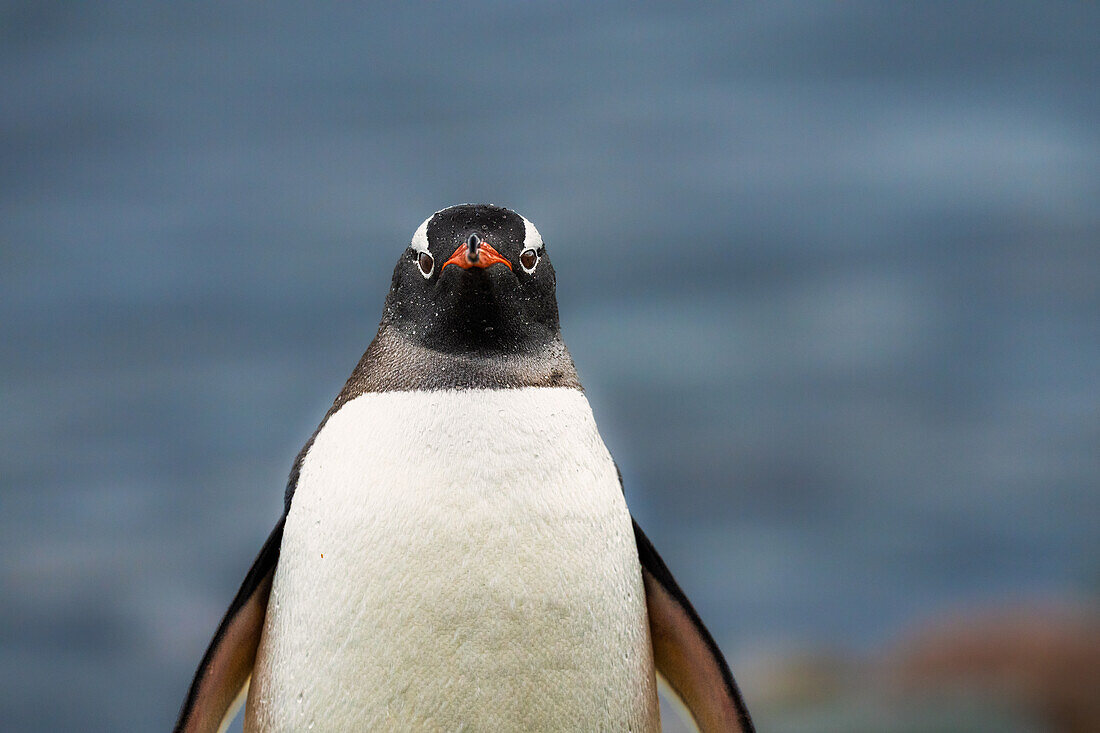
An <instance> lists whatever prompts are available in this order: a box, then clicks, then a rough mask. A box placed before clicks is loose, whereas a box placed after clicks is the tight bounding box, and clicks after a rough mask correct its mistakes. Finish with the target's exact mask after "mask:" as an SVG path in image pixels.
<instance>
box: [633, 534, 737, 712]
mask: <svg viewBox="0 0 1100 733" xmlns="http://www.w3.org/2000/svg"><path fill="white" fill-rule="evenodd" d="M634 539H635V542H636V543H637V545H638V558H639V560H641V564H642V580H643V582H644V584H645V598H646V610H647V611H648V613H649V630H650V636H651V637H652V641H653V658H654V662H655V663H656V665H657V672H658V673H659V674H660V675H661V677H662V678H664V680H665V682H667V683H668V685H669V687H671V688H672V691H673V692H675V693H676V695H677V696H679V698H680V700H681V701H682V702H683V703H684V705H685V706H686V707H687V709H688V710H689V711H690V712H691V715H692V717H693V718H694V719H695V724H696V725H698V726H699V729H700V730H701V731H703V733H716V732H717V731H740V733H753V731H754V728H753V725H752V719H751V718H749V711H748V709H747V708H746V707H745V702H744V700H742V699H741V692H740V690H738V689H737V683H736V682H734V680H733V675H732V674H731V673H730V669H729V666H728V665H727V664H726V660H725V658H724V657H723V656H722V652H721V651H720V650H719V649H718V645H717V644H715V643H714V639H713V637H711V635H710V632H709V631H707V627H706V626H704V625H703V622H702V621H701V620H700V619H699V614H697V613H696V612H695V609H694V608H693V607H692V605H691V602H690V601H689V600H688V599H687V596H685V595H684V592H683V591H682V590H680V586H679V585H677V583H676V580H675V578H673V577H672V573H670V572H669V570H668V567H667V566H666V565H665V563H664V561H663V560H661V556H660V555H658V554H657V550H655V549H654V548H653V543H651V542H650V541H649V538H648V537H646V536H645V534H644V533H643V532H642V528H641V527H639V526H638V523H637V522H634Z"/></svg>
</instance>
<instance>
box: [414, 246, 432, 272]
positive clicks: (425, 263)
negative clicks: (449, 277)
mask: <svg viewBox="0 0 1100 733" xmlns="http://www.w3.org/2000/svg"><path fill="white" fill-rule="evenodd" d="M416 264H418V265H420V273H421V274H422V275H424V277H431V275H432V268H434V267H435V260H434V259H432V256H431V255H430V254H428V253H427V252H421V253H420V256H419V257H417V258H416Z"/></svg>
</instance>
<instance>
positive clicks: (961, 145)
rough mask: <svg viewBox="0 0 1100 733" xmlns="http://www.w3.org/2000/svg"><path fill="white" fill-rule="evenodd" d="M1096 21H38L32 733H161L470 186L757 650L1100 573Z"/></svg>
mask: <svg viewBox="0 0 1100 733" xmlns="http://www.w3.org/2000/svg"><path fill="white" fill-rule="evenodd" d="M1097 37H1100V9H1098V7H1097V6H1095V5H1091V4H1060V5H1047V4H1044V5H1039V4H1034V5H1033V4H1013V3H1007V4H999V5H998V6H997V7H996V8H995V9H994V8H990V7H988V6H986V7H984V8H982V7H980V6H970V5H961V6H957V5H952V6H950V7H945V6H936V7H927V6H906V7H900V6H894V5H888V4H862V3H843V4H840V3H830V4H823V5H817V6H809V5H806V4H801V3H790V4H788V3H772V4H768V5H767V6H765V7H743V8H726V9H707V10H702V9H700V10H692V11H686V10H684V9H680V8H671V7H668V8H663V7H650V8H644V7H639V6H638V5H635V4H630V5H625V4H624V5H610V4H601V5H600V6H599V7H598V8H593V7H591V6H589V5H588V4H583V3H576V4H555V5H546V6H543V5H533V4H532V5H528V4H524V5H522V6H521V5H516V4H509V3H500V4H494V3H477V4H473V5H470V6H465V7H462V8H459V7H456V6H452V5H441V4H410V5H406V6H405V7H403V8H400V9H398V8H388V9H381V8H378V9H375V10H370V11H364V10H362V9H360V8H353V7H350V6H346V7H343V6H342V7H340V8H325V9H321V8H317V7H312V6H310V7H297V6H292V5H283V4H280V3H264V4H262V5H258V4H250V5H241V6H225V5H216V6H201V7H195V6H192V5H173V6H170V7H159V8H157V7H152V6H150V5H149V4H145V3H132V4H126V3H107V4H103V3H97V4H94V5H92V4H89V5H84V6H79V7H75V6H66V5H61V4H56V5H55V4H50V3H4V4H3V5H2V6H0V557H2V558H3V559H2V561H0V583H2V593H0V720H3V721H4V726H5V727H6V728H9V727H10V729H12V730H57V729H80V730H89V731H91V730H138V729H142V730H144V729H161V730H163V729H166V727H167V726H168V725H169V724H170V721H171V720H172V719H173V717H174V715H175V712H176V709H177V707H178V705H179V703H180V700H181V699H182V695H183V692H184V690H185V688H186V685H187V683H188V681H189V678H190V675H191V673H192V671H193V668H194V665H195V663H196V662H197V660H198V658H199V656H200V655H201V653H202V649H203V647H204V646H205V643H206V641H207V639H208V638H209V635H210V633H211V632H212V630H213V628H214V625H215V624H216V622H217V619H218V618H219V617H220V615H221V612H222V610H223V609H224V607H225V605H226V604H227V602H228V600H229V599H230V598H231V596H232V594H233V592H234V590H235V588H236V585H237V583H238V582H239V581H240V579H241V578H242V577H243V574H244V571H245V570H246V568H247V566H248V564H249V562H250V561H251V558H252V556H253V554H254V553H255V552H256V550H257V549H258V548H259V546H260V544H261V542H262V540H263V538H264V537H265V536H266V533H267V531H268V530H269V529H270V527H271V525H272V524H273V523H274V521H275V519H276V518H277V517H278V515H279V512H280V508H281V498H282V486H283V483H284V481H285V477H286V473H287V471H288V470H289V467H290V463H291V460H292V459H293V456H294V454H295V453H296V451H297V449H298V448H299V446H300V445H301V443H302V442H303V441H304V440H305V439H306V438H307V437H308V435H309V434H310V432H312V430H313V427H314V426H315V425H316V423H317V421H318V420H319V418H320V417H321V415H322V414H323V412H324V410H325V409H326V408H327V406H328V404H329V403H330V401H331V399H332V398H333V396H334V395H335V393H336V392H337V391H338V390H339V388H340V386H341V385H342V383H343V380H344V379H345V377H346V376H347V374H348V372H349V371H350V369H351V367H352V366H353V365H354V363H355V362H356V360H357V359H358V357H359V355H360V353H361V352H362V350H363V349H364V348H365V346H366V344H367V343H368V342H369V340H370V338H371V337H372V336H373V333H374V329H375V327H376V324H377V320H378V317H379V315H380V312H381V303H382V299H383V297H384V295H385V291H386V289H387V287H388V284H389V277H390V273H391V271H392V267H393V263H394V262H395V260H396V258H397V256H398V255H399V254H400V252H401V250H402V249H403V247H404V246H405V245H406V243H407V242H408V240H409V237H410V236H411V233H412V231H413V229H414V228H415V227H416V226H417V225H418V224H419V223H420V221H421V220H422V219H423V218H424V217H425V216H427V215H428V214H430V213H431V212H432V211H435V210H436V209H439V208H441V207H443V206H446V205H448V204H452V203H457V202H462V201H487V202H493V203H499V204H503V205H508V206H511V207H513V208H515V209H517V210H519V211H521V212H522V213H524V214H525V215H526V216H527V217H528V218H530V219H532V220H533V221H534V222H536V224H537V225H538V226H539V229H540V231H541V232H542V233H543V235H544V237H545V239H546V241H547V243H548V248H549V252H550V255H551V257H552V259H553V262H554V266H555V268H556V270H557V272H558V281H559V300H560V305H561V312H562V322H563V329H564V334H565V337H566V341H567V343H568V344H569V346H570V348H571V350H572V352H573V355H574V357H575V359H576V361H577V365H578V368H579V370H580V374H581V377H582V380H583V381H584V384H585V386H586V388H587V391H588V394H589V398H590V400H591V401H592V403H593V406H594V409H595V411H596V416H597V420H598V422H599V424H600V425H601V429H602V432H603V435H604V437H605V440H606V441H607V443H608V445H609V446H610V448H611V450H612V452H613V454H614V455H615V456H616V458H617V460H618V462H619V464H620V466H621V467H622V469H623V473H624V476H625V478H626V492H627V498H628V500H629V502H630V504H631V506H632V508H633V510H634V512H635V515H636V516H637V517H638V518H639V520H640V521H641V523H642V524H643V526H645V527H646V528H647V531H648V532H649V534H650V535H651V536H652V538H653V540H654V542H655V543H656V545H657V546H658V548H659V549H660V550H661V551H662V552H663V554H664V555H665V557H666V560H667V561H668V563H669V565H670V566H671V567H672V569H673V570H674V572H675V573H676V574H677V576H678V578H679V579H680V581H681V584H682V585H683V586H684V587H685V589H686V590H687V591H688V593H689V595H690V596H691V597H692V598H693V600H695V602H696V605H697V606H698V608H699V610H700V612H701V614H702V616H703V617H704V619H706V620H707V621H708V622H709V624H710V625H711V627H712V629H713V630H714V632H715V635H716V637H717V638H718V639H719V642H720V643H721V645H722V646H723V648H724V649H725V650H726V652H727V654H728V655H729V656H730V657H731V660H732V661H733V663H734V667H735V671H736V669H737V661H738V659H742V658H745V657H746V656H751V654H753V653H754V652H756V651H758V650H760V649H765V650H766V649H769V648H772V647H776V646H778V647H781V648H790V647H792V646H793V647H799V646H801V647H806V648H821V647H841V648H850V649H854V650H870V649H874V648H877V647H878V646H879V645H882V644H884V643H888V642H889V641H890V640H891V639H894V638H896V637H897V636H898V635H899V634H902V633H904V631H905V630H906V629H907V628H909V627H910V625H912V624H914V623H919V622H920V621H921V620H922V619H925V618H928V617H929V616H930V615H934V614H936V613H939V612H942V611H944V610H947V609H951V608H955V607H957V606H959V605H969V604H981V603H994V604H996V603H1001V602H1006V601H1010V600H1012V599H1020V598H1056V599H1057V598H1079V597H1082V596H1089V595H1090V594H1094V593H1095V592H1096V590H1097V588H1098V587H1100V540H1098V539H1097V537H1098V536H1100V535H1098V534H1097V532H1096V526H1097V520H1098V518H1100V451H1098V449H1097V448H1098V446H1100V288H1098V283H1100V206H1098V202H1100V85H1097V83H1096V80H1097V78H1100V53H1098V52H1097V50H1096V48H1097V44H1096V38H1097Z"/></svg>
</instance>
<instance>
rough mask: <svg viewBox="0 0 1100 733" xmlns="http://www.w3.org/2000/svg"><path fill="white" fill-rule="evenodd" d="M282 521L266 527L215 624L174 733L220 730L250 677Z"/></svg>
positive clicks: (201, 732)
mask: <svg viewBox="0 0 1100 733" xmlns="http://www.w3.org/2000/svg"><path fill="white" fill-rule="evenodd" d="M285 521H286V517H285V515H284V516H283V518H282V519H280V520H279V523H278V524H276V525H275V529H273V530H272V531H271V534H270V535H269V536H268V538H267V542H265V543H264V546H263V549H261V550H260V554H259V555H257V556H256V560H255V562H253V563H252V568H251V569H250V570H249V571H248V575H246V576H245V578H244V582H243V583H241V588H240V590H238V591H237V595H236V597H235V598H234V599H233V602H232V603H231V604H229V610H228V611H226V612H225V616H224V617H223V618H222V622H221V623H220V624H219V625H218V630H217V631H216V632H215V633H214V638H213V639H212V640H211V642H210V646H209V647H207V649H206V654H204V655H203V657H202V661H201V662H200V663H199V668H198V670H197V671H196V672H195V678H194V680H193V681H192V682H191V689H189V690H188V691H187V699H186V700H184V702H183V707H182V708H181V709H180V714H179V720H177V721H176V727H175V728H174V729H173V730H174V731H176V733H207V732H209V733H214V732H215V731H217V730H219V728H220V727H221V724H222V720H223V719H224V718H225V716H226V714H227V713H229V712H230V708H231V707H232V706H233V703H234V701H235V700H236V699H237V697H238V696H239V694H240V693H241V691H242V690H243V689H244V686H245V683H246V682H248V679H249V677H250V676H251V675H252V665H253V664H254V663H255V661H256V649H257V648H258V647H259V644H260V632H261V631H262V630H263V624H264V616H265V615H266V613H267V599H268V596H269V595H270V594H271V580H272V577H273V576H274V574H275V564H276V563H277V562H278V560H279V547H280V545H281V544H282V541H283V524H284V523H285Z"/></svg>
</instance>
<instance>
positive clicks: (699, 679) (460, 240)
mask: <svg viewBox="0 0 1100 733" xmlns="http://www.w3.org/2000/svg"><path fill="white" fill-rule="evenodd" d="M554 287H555V278H554V268H553V267H551V265H550V260H549V258H548V257H547V253H546V247H545V246H544V244H543V241H542V237H541V236H540V235H539V233H538V231H537V230H536V229H535V227H534V226H533V225H532V224H531V222H529V221H527V219H525V218H524V217H522V216H520V215H518V214H516V213H514V212H512V211H510V210H508V209H504V208H499V207H496V206H484V205H464V206H455V207H452V208H449V209H444V210H443V211H440V212H438V213H436V214H434V215H433V216H431V217H429V218H428V220H427V221H425V222H424V223H423V224H421V225H420V227H419V228H418V229H417V230H416V232H415V234H414V235H413V238H412V243H411V244H410V245H409V247H408V249H406V250H405V252H404V253H403V254H402V255H401V258H400V260H399V261H398V263H397V267H396V268H395V269H394V273H393V283H392V286H391V288H390V292H389V295H388V296H387V298H386V303H385V310H384V314H383V316H382V321H381V324H380V326H379V328H378V334H377V336H375V338H374V341H373V342H372V343H371V344H370V346H369V347H368V348H367V351H366V353H365V354H364V355H363V358H362V360H360V362H359V364H358V365H357V366H356V367H355V369H354V371H353V372H352V373H351V377H350V378H349V379H348V381H347V383H346V384H345V385H344V388H343V390H341V392H340V394H339V395H337V397H336V400H335V402H334V403H333V405H332V408H331V409H330V410H329V411H328V414H326V415H325V417H324V419H323V420H322V421H321V425H320V427H318V428H317V431H316V432H315V433H314V434H313V436H312V437H311V438H310V439H309V441H308V442H307V443H306V445H305V447H304V448H303V449H302V451H301V453H299V454H298V457H297V459H296V460H295V462H294V466H293V468H292V470H291V473H290V480H289V482H288V484H287V489H286V495H285V511H284V514H283V517H282V518H281V519H280V520H279V522H278V523H277V524H276V525H275V529H274V530H273V531H272V532H271V536H270V537H268V539H267V542H266V543H265V544H264V546H263V549H261V550H260V554H259V556H258V557H257V558H256V560H255V562H254V563H253V565H252V568H251V569H250V570H249V571H248V575H247V576H246V577H245V579H244V583H243V584H242V585H241V588H240V590H239V591H238V592H237V596H236V597H235V598H234V599H233V602H232V604H230V606H229V610H228V611H227V612H226V614H225V617H224V618H223V619H222V622H221V624H220V625H219V626H218V630H217V632H216V633H215V634H214V639H213V641H211V643H210V646H209V648H208V649H207V650H206V654H205V655H204V656H203V659H202V662H201V663H200V665H199V668H198V671H197V672H196V673H195V678H194V681H193V682H192V684H191V688H190V690H189V691H188V694H187V699H186V701H185V702H184V704H183V708H182V710H181V711H180V716H179V721H178V722H177V724H176V730H177V731H216V730H224V728H225V727H226V726H227V725H228V723H229V721H230V720H231V719H232V717H233V715H234V713H235V711H236V708H237V706H238V705H239V704H240V703H241V702H242V701H244V700H245V698H246V697H247V703H246V707H245V720H244V727H245V730H246V731H306V730H313V731H330V730H332V731H366V730H433V731H434V730H440V731H443V730H446V731H459V730H468V731H475V730H484V731H512V730H566V729H585V730H597V729H598V730H620V731H651V730H658V729H659V728H660V716H659V712H658V705H657V693H656V676H657V675H659V676H660V677H661V678H663V680H664V681H665V682H666V683H667V685H668V687H669V688H670V689H671V691H672V692H673V693H675V695H676V696H677V697H678V698H679V699H680V701H681V702H682V703H683V705H684V706H685V707H686V708H687V709H688V711H690V713H691V715H692V717H693V718H694V720H695V722H696V724H697V725H698V727H699V728H700V729H701V730H703V731H742V732H743V733H744V732H747V731H751V730H753V727H752V723H751V721H750V719H749V714H748V712H747V710H746V709H745V705H744V703H743V701H742V699H741V695H740V693H739V691H738V689H737V686H736V684H735V683H734V680H733V676H732V675H731V674H730V671H729V668H728V666H727V665H726V662H725V659H723V657H722V654H721V652H720V651H719V650H718V647H717V645H716V644H715V643H714V639H713V638H711V635H710V634H709V633H708V632H707V629H706V627H704V626H703V623H702V621H701V620H700V619H699V616H698V614H696V612H695V610H694V609H693V608H692V605H691V603H690V602H689V601H688V599H687V598H686V597H685V596H684V593H683V591H681V590H680V587H679V586H678V585H677V584H676V581H675V580H674V579H673V577H672V574H671V573H670V572H669V570H668V568H667V567H666V566H665V564H664V562H662V560H661V558H660V556H659V555H658V554H657V551H656V550H655V549H654V548H653V545H652V544H650V542H649V540H648V539H647V538H646V536H645V535H644V534H643V533H642V530H641V529H640V528H639V527H638V525H637V524H636V523H635V522H633V520H632V519H631V516H630V513H629V511H628V510H627V506H626V502H625V500H624V498H623V490H622V483H621V478H620V476H619V474H618V471H617V468H616V466H615V463H614V462H613V461H612V459H611V456H610V454H609V453H608V451H607V448H606V447H605V446H604V444H603V441H602V440H601V439H600V434H599V432H597V430H596V424H595V422H594V420H593V417H592V410H591V408H590V407H589V405H588V401H587V400H586V399H585V396H584V392H583V391H582V389H581V385H580V381H579V380H578V378H577V372H576V370H575V369H574V367H573V361H572V358H571V357H570V355H569V352H568V351H567V350H566V348H565V343H564V342H563V341H562V337H561V331H560V328H559V326H558V307H557V300H556V296H555V292H554Z"/></svg>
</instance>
